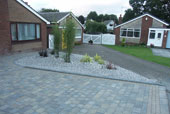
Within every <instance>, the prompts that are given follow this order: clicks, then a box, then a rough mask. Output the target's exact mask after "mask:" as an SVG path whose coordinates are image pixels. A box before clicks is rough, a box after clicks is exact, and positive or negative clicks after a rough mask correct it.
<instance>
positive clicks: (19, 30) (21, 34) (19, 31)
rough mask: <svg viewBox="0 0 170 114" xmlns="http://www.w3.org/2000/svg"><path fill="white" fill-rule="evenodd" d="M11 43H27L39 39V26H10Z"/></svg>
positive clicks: (16, 24)
mask: <svg viewBox="0 0 170 114" xmlns="http://www.w3.org/2000/svg"><path fill="white" fill-rule="evenodd" d="M11 36H12V41H27V40H37V39H40V24H26V23H14V24H11Z"/></svg>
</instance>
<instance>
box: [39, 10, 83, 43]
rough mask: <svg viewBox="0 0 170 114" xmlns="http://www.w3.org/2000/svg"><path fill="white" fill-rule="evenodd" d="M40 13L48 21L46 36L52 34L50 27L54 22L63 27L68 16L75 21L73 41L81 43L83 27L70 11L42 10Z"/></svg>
mask: <svg viewBox="0 0 170 114" xmlns="http://www.w3.org/2000/svg"><path fill="white" fill-rule="evenodd" d="M40 14H41V16H43V17H44V18H45V19H47V20H48V21H49V22H50V25H48V27H47V31H48V32H47V35H48V36H50V34H52V27H53V26H54V25H55V24H58V25H59V28H60V29H64V28H65V26H66V20H67V19H68V18H71V19H72V20H73V22H75V29H76V36H75V42H79V43H82V41H83V31H84V28H83V25H82V24H81V23H80V21H79V20H78V19H77V18H76V17H75V15H74V14H73V13H72V12H44V13H40Z"/></svg>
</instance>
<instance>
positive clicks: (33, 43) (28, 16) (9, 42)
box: [0, 0, 49, 54]
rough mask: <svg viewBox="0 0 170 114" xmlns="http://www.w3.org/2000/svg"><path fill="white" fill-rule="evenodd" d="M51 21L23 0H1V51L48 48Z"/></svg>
mask: <svg viewBox="0 0 170 114" xmlns="http://www.w3.org/2000/svg"><path fill="white" fill-rule="evenodd" d="M47 24H49V22H48V21H47V20H46V19H45V18H43V17H42V16H41V15H39V14H38V13H37V12H36V11H35V10H34V9H32V8H31V7H30V6H29V5H27V3H25V2H24V1H22V0H0V53H1V54H3V53H6V52H9V51H22V50H30V49H40V48H41V49H42V48H44V49H45V48H47Z"/></svg>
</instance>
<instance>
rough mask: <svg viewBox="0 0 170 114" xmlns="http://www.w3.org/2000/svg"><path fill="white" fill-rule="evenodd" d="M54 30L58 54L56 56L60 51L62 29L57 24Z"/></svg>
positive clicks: (55, 49)
mask: <svg viewBox="0 0 170 114" xmlns="http://www.w3.org/2000/svg"><path fill="white" fill-rule="evenodd" d="M52 32H53V35H54V54H56V57H59V51H60V47H61V30H60V29H59V27H58V25H57V24H56V25H55V26H53V28H52Z"/></svg>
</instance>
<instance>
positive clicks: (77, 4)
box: [24, 0, 130, 17]
mask: <svg viewBox="0 0 170 114" xmlns="http://www.w3.org/2000/svg"><path fill="white" fill-rule="evenodd" d="M24 1H25V2H28V4H29V5H31V7H33V8H34V9H35V10H37V11H38V10H40V9H41V8H52V9H53V8H56V9H59V10H60V12H64V11H72V12H73V13H74V14H75V15H76V16H79V15H83V16H87V14H88V13H89V12H90V11H96V12H97V13H98V14H116V15H117V16H118V17H119V15H120V14H122V15H123V14H124V10H126V9H127V8H130V6H129V0H24Z"/></svg>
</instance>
